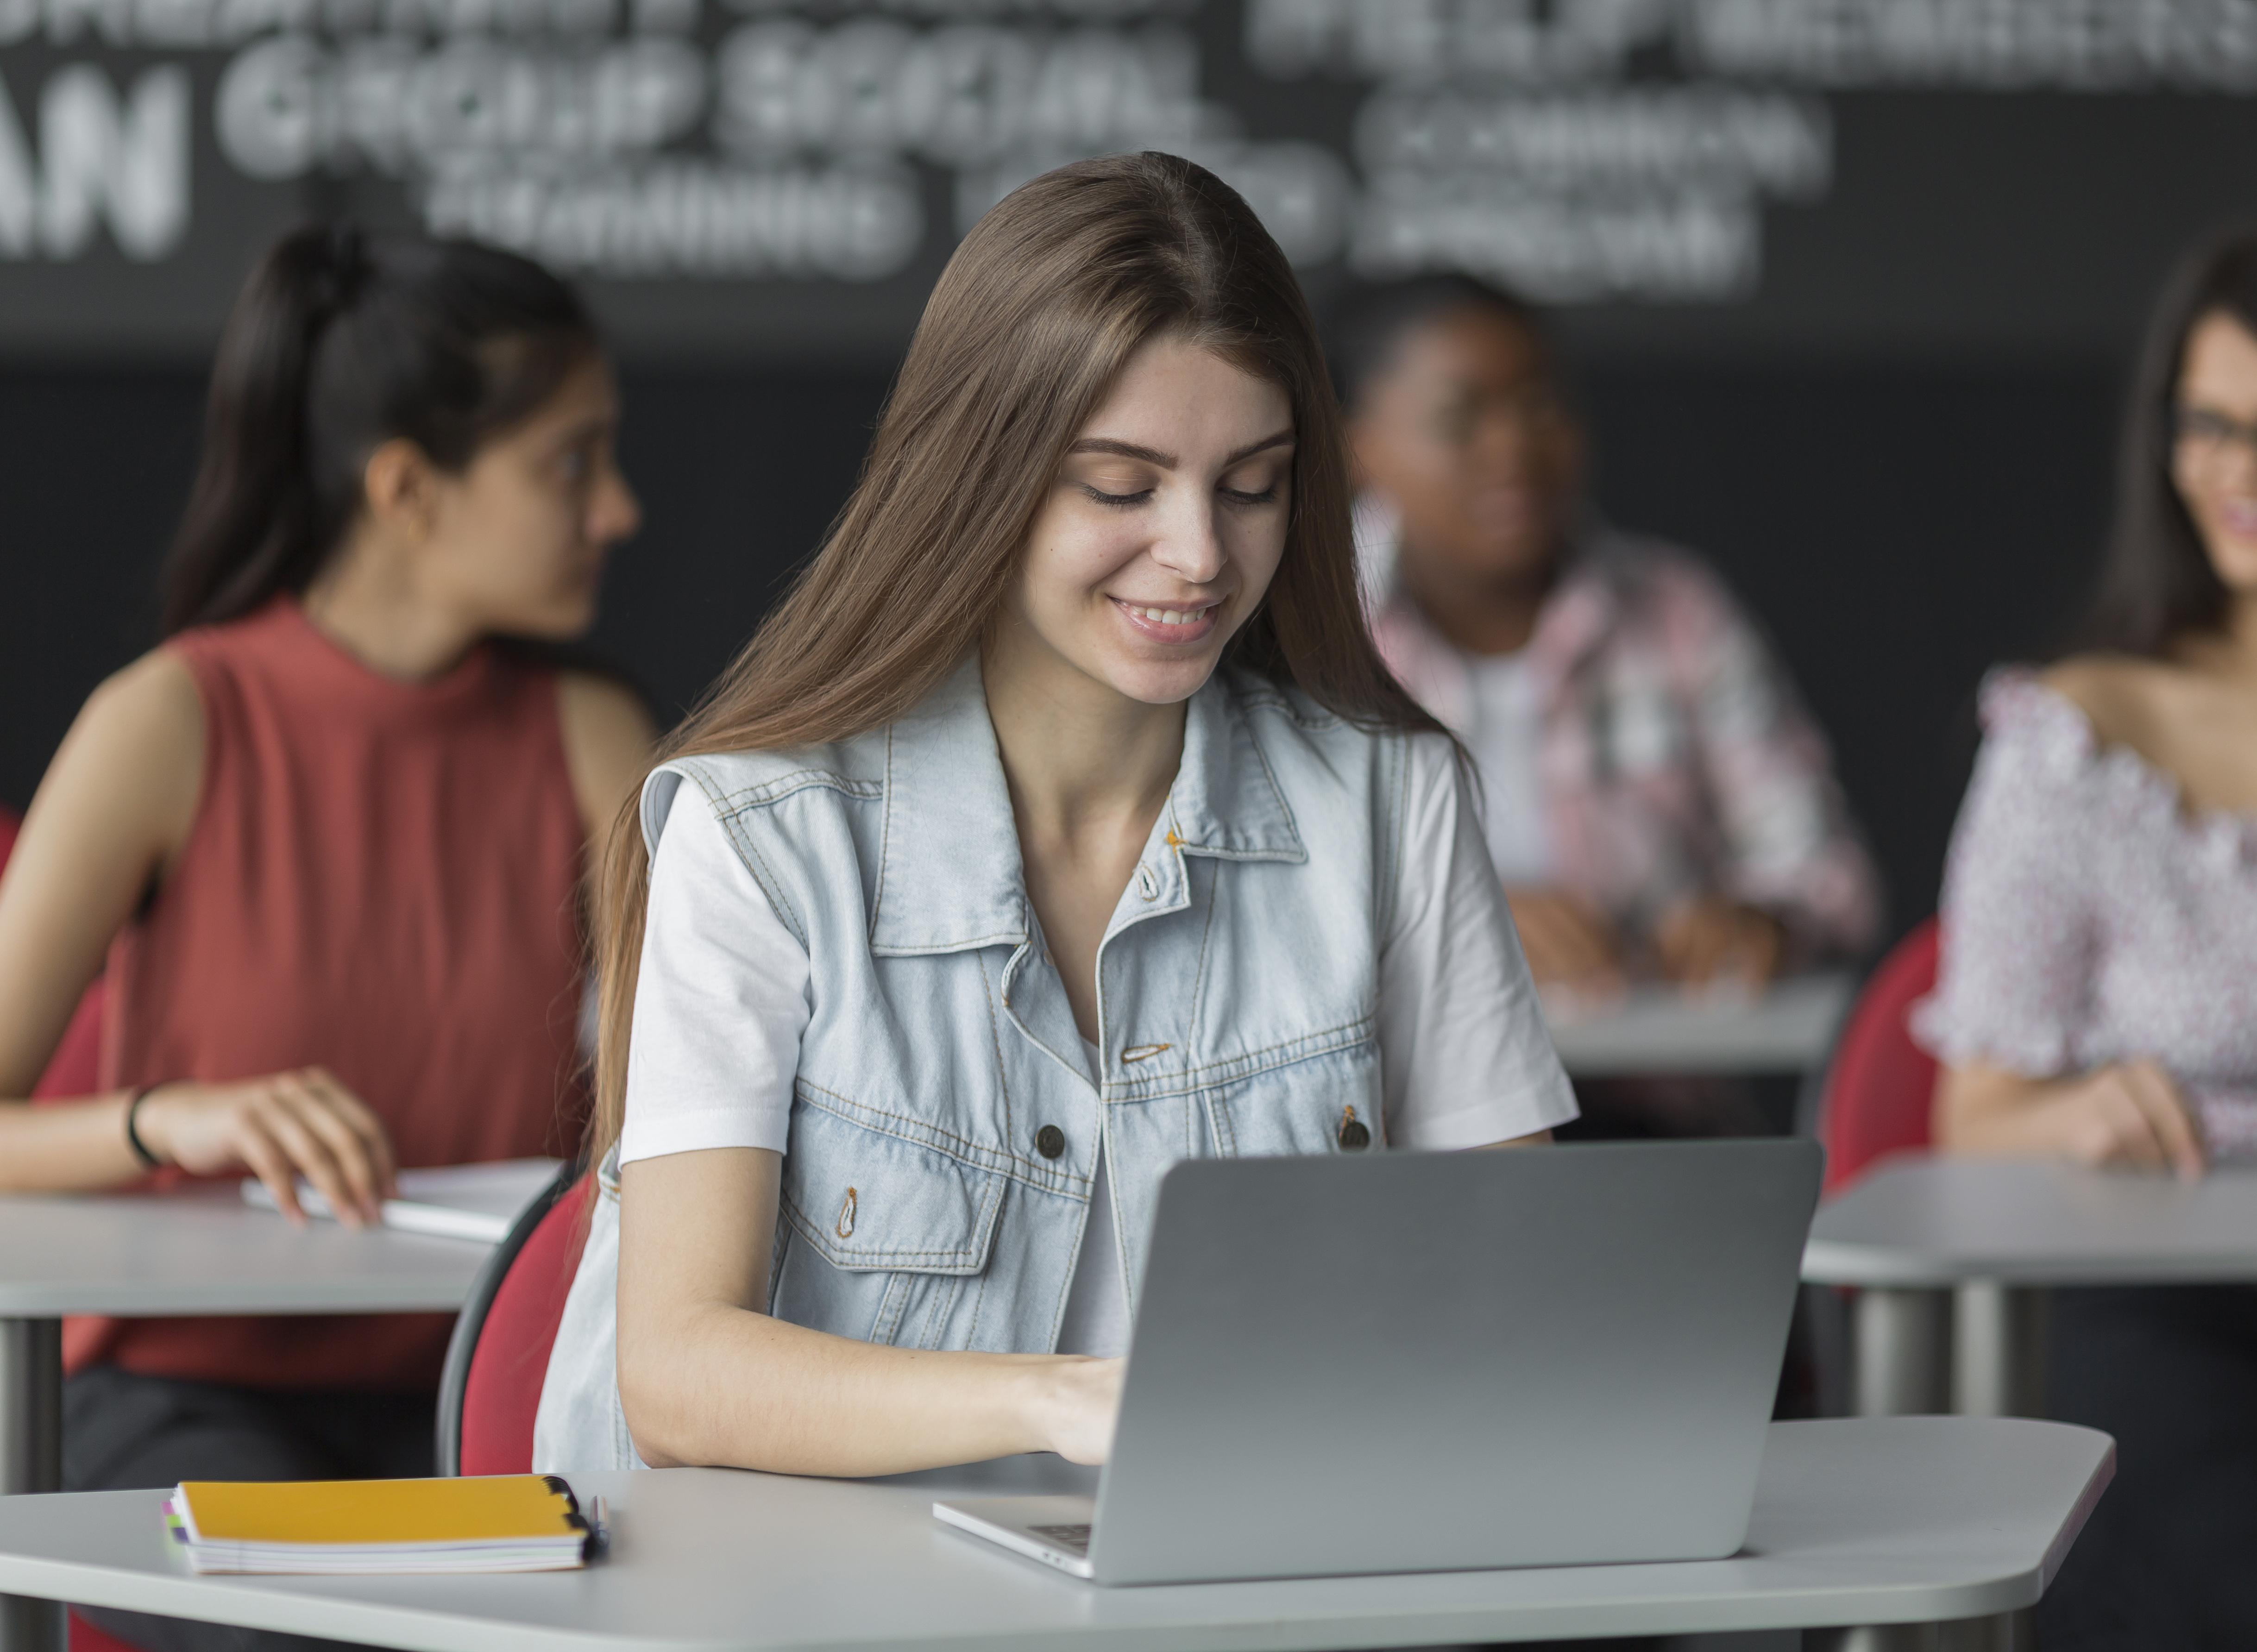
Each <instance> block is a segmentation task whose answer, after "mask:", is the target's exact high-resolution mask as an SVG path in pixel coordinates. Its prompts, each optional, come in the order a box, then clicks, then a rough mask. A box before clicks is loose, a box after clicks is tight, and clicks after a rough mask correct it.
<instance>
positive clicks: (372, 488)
mask: <svg viewBox="0 0 2257 1652" xmlns="http://www.w3.org/2000/svg"><path fill="white" fill-rule="evenodd" d="M360 478H361V500H362V505H363V506H364V509H366V511H367V512H368V514H369V519H370V520H371V521H373V522H374V523H376V524H377V526H379V527H382V528H385V529H386V530H387V531H389V532H391V533H398V534H401V535H403V536H404V537H406V538H407V539H408V540H414V541H417V542H421V540H427V539H428V538H429V537H430V536H431V533H432V531H433V529H434V527H435V526H436V523H437V519H438V509H439V472H438V467H437V466H435V465H434V464H433V463H432V462H431V459H430V455H428V454H426V453H425V452H424V451H423V449H422V448H419V447H417V446H416V445H415V444H414V442H412V441H408V440H407V438H406V437H405V436H394V437H393V439H392V440H391V441H387V442H385V443H383V444H382V445H380V446H379V448H377V449H376V451H375V452H373V453H371V454H370V455H368V462H367V463H366V464H365V465H364V466H362V467H361V473H360Z"/></svg>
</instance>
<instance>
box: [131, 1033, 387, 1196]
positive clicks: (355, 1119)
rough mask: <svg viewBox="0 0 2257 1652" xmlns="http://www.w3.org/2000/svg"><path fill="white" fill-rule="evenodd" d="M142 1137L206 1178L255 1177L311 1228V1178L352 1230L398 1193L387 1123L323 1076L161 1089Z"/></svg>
mask: <svg viewBox="0 0 2257 1652" xmlns="http://www.w3.org/2000/svg"><path fill="white" fill-rule="evenodd" d="M135 1128H136V1129H137V1130H138V1132H139V1133H140V1136H141V1140H143V1142H145V1144H146V1145H147V1146H148V1148H149V1150H150V1151H151V1152H152V1153H154V1154H156V1155H157V1157H158V1158H159V1159H160V1160H162V1161H164V1162H166V1164H177V1165H179V1166H180V1168H182V1169H184V1170H189V1171H193V1172H194V1173H195V1174H196V1175H216V1174H218V1173H220V1172H223V1171H227V1170H237V1169H243V1170H249V1171H250V1172H251V1174H252V1175H255V1176H257V1177H258V1179H259V1180H260V1181H261V1182H263V1183H265V1184H266V1187H267V1190H269V1191H270V1192H272V1194H273V1195H274V1202H275V1203H276V1204H279V1205H280V1206H281V1207H282V1211H283V1214H284V1215H286V1216H287V1217H289V1218H291V1219H292V1220H293V1221H303V1220H304V1219H305V1212H304V1211H302V1210H301V1209H300V1208H299V1204H298V1178H299V1177H300V1176H301V1175H302V1176H304V1177H305V1178H306V1180H307V1181H308V1182H310V1183H313V1184H314V1186H315V1189H316V1190H318V1191H319V1192H320V1193H321V1196H322V1197H323V1198H325V1199H327V1200H328V1201H329V1208H330V1209H331V1210H333V1211H336V1214H337V1219H338V1220H339V1221H341V1222H343V1223H344V1224H345V1225H348V1226H350V1227H360V1226H363V1225H367V1224H370V1223H373V1222H375V1221H376V1220H377V1218H378V1212H377V1206H378V1204H379V1203H380V1202H381V1201H382V1200H384V1199H385V1198H386V1197H390V1195H391V1194H392V1192H393V1172H394V1165H393V1156H392V1141H391V1139H390V1138H389V1137H388V1136H386V1133H385V1130H384V1124H383V1121H382V1120H381V1119H378V1118H377V1116H376V1115H375V1114H374V1113H373V1112H370V1111H369V1109H368V1105H367V1104H366V1103H365V1102H364V1101H362V1100H361V1098H359V1097H357V1096H356V1095H354V1094H353V1093H352V1091H350V1090H347V1089H346V1088H345V1087H344V1086H343V1084H339V1083H338V1082H337V1080H336V1077H334V1076H333V1075H332V1074H330V1073H329V1072H328V1071H327V1070H324V1069H322V1068H319V1067H305V1068H301V1069H299V1070H297V1071H295V1072H287V1073H272V1074H270V1075H268V1076H267V1077H264V1078H251V1079H246V1080H244V1081H242V1082H241V1083H237V1084H193V1083H188V1082H185V1081H183V1082H181V1083H180V1084H160V1085H159V1086H158V1087H157V1088H156V1089H154V1090H152V1091H150V1092H149V1093H148V1094H147V1096H145V1098H143V1099H142V1102H141V1107H140V1111H139V1112H138V1114H137V1115H136V1116H135Z"/></svg>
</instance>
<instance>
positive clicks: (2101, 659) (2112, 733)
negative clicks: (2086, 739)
mask: <svg viewBox="0 0 2257 1652" xmlns="http://www.w3.org/2000/svg"><path fill="white" fill-rule="evenodd" d="M2170 675H2171V671H2170V667H2168V666H2165V665H2163V664H2161V662H2159V661H2156V660H2137V659H2133V658H2130V657H2128V656H2126V655H2122V654H2076V655H2072V656H2071V657H2070V658H2069V659H2067V660H2061V661H2059V662H2057V663H2056V664H2055V665H2052V666H2048V667H2046V668H2045V669H2044V670H2042V671H2034V672H2023V673H2001V674H1999V679H1998V680H1999V683H2000V685H2001V688H2002V689H2005V690H2006V691H2007V692H2009V693H2011V692H2013V691H2014V690H2013V688H2009V687H2008V685H2014V684H2017V681H2018V680H2019V683H2020V685H2027V686H2034V688H2035V689H2036V690H2037V692H2036V693H2035V694H2027V693H2025V694H2024V695H2023V697H2024V699H2025V700H2026V701H2027V702H2028V709H2027V712H2026V715H2030V716H2040V715H2044V711H2043V707H2044V704H2045V702H2046V700H2047V699H2048V697H2049V698H2050V700H2051V701H2052V702H2054V703H2055V706H2056V707H2058V708H2062V709H2066V710H2074V711H2075V712H2076V713H2077V716H2078V717H2080V718H2081V719H2082V720H2083V722H2084V727H2085V730H2086V731H2087V733H2088V734H2089V736H2090V737H2091V743H2092V744H2094V745H2098V746H2112V745H2120V746H2129V747H2131V748H2132V749H2133V750H2135V751H2137V750H2140V749H2143V748H2145V747H2146V746H2147V745H2148V744H2149V738H2150V736H2151V734H2152V731H2153V730H2154V724H2155V720H2156V718H2157V717H2158V715H2159V714H2162V715H2167V713H2166V712H2165V710H2164V708H2163V705H2162V703H2161V702H2163V701H2165V700H2167V699H2168V698H2169V693H2170V686H2171V685H2170V683H2169V676H2170ZM2058 714H2059V713H2058V711H2056V715H2058Z"/></svg>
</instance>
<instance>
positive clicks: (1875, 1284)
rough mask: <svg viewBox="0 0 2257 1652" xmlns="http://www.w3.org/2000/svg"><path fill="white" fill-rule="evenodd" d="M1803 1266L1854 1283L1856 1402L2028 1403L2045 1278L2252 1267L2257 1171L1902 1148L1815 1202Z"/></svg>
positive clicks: (2149, 1278)
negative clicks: (2198, 1175)
mask: <svg viewBox="0 0 2257 1652" xmlns="http://www.w3.org/2000/svg"><path fill="white" fill-rule="evenodd" d="M1802 1276H1803V1278H1805V1279H1806V1280H1808V1281H1812V1282H1813V1283H1817V1284H1828V1285H1855V1286H1858V1287H1861V1289H1860V1292H1859V1295H1858V1299H1857V1374H1856V1387H1857V1409H1858V1410H1859V1411H1860V1412H1863V1413H1864V1414H1866V1415H1886V1414H1889V1413H1895V1412H1903V1411H1916V1410H1924V1409H1930V1408H1935V1406H1937V1405H1940V1404H1942V1403H1944V1402H1945V1400H1946V1398H1947V1394H1948V1398H1949V1403H1950V1404H1951V1406H1952V1408H1953V1409H1955V1410H1959V1411H1964V1412H1970V1413H1973V1414H1976V1415H2003V1414H2006V1413H2008V1412H2013V1411H2017V1410H2021V1411H2027V1410H2033V1409H2034V1408H2036V1400H2037V1397H2038V1391H2039V1385H2040V1382H2041V1374H2042V1373H2041V1366H2042V1363H2043V1360H2042V1330H2043V1322H2042V1313H2043V1296H2042V1288H2043V1287H2046V1286H2049V1285H2109V1284H2117V1285H2134V1284H2140V1285H2158V1284H2190V1283H2196V1282H2199V1281H2218V1280H2257V1170H2252V1169H2250V1168H2225V1169H2218V1170H2213V1171H2212V1172H2211V1174H2210V1175H2208V1176H2206V1177H2204V1179H2203V1180H2202V1181H2200V1182H2194V1183H2182V1182H2179V1181H2176V1180H2175V1179H2173V1178H2171V1177H2169V1176H2164V1175H2142V1174H2139V1173H2135V1172H2131V1171H2110V1170H2086V1169H2082V1168H2077V1167H2076V1166H2074V1165H2070V1164H2064V1163H2061V1162H2057V1161H2052V1160H2044V1159H1946V1158H1930V1157H1928V1156H1927V1155H1924V1154H1908V1155H1907V1156H1905V1157H1903V1158H1899V1159H1893V1160H1891V1161H1888V1162H1887V1163H1885V1164H1883V1165H1881V1166H1879V1167H1878V1168H1875V1169H1874V1170H1873V1171H1872V1172H1871V1173H1870V1174H1869V1175H1866V1176H1865V1177H1864V1179H1862V1180H1861V1181H1859V1182H1857V1183H1856V1184H1855V1185H1853V1186H1852V1187H1851V1188H1850V1190H1848V1191H1847V1192H1846V1193H1843V1195H1841V1196H1840V1197H1838V1198H1835V1199H1832V1200H1829V1201H1828V1202H1827V1203H1826V1204H1823V1205H1822V1206H1820V1207H1819V1211H1818V1217H1817V1219H1816V1220H1815V1221H1814V1222H1813V1223H1812V1224H1811V1227H1810V1242H1809V1245H1808V1248H1806V1249H1805V1251H1804V1252H1803V1262H1802ZM1947 1323H1948V1324H1949V1341H1950V1344H1951V1352H1950V1358H1949V1388H1948V1390H1947V1389H1946V1387H1945V1383H1944V1380H1943V1379H1944V1373H1945V1371H1946V1360H1945V1358H1944V1344H1945V1340H1946V1336H1947Z"/></svg>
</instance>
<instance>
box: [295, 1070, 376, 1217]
mask: <svg viewBox="0 0 2257 1652" xmlns="http://www.w3.org/2000/svg"><path fill="white" fill-rule="evenodd" d="M301 1077H303V1078H304V1079H305V1081H306V1086H307V1089H308V1091H310V1092H311V1093H312V1094H313V1095H314V1097H315V1098H316V1099H317V1100H319V1102H320V1103H321V1104H322V1108H323V1111H324V1113H325V1115H326V1116H328V1117H329V1118H331V1119H334V1120H335V1121H336V1124H337V1125H338V1126H340V1127H342V1128H343V1129H345V1130H348V1131H350V1132H351V1133H352V1136H353V1139H354V1140H355V1142H356V1143H357V1152H358V1154H360V1156H361V1158H362V1160H363V1161H364V1162H365V1163H366V1165H367V1167H368V1174H369V1178H370V1183H371V1190H372V1194H373V1197H377V1198H390V1197H392V1196H393V1194H394V1193H396V1192H397V1191H398V1190H399V1189H398V1187H397V1185H396V1183H395V1182H394V1179H393V1178H394V1177H395V1175H397V1174H398V1172H397V1169H396V1167H395V1165H394V1161H393V1155H392V1138H391V1137H390V1136H389V1135H387V1134H386V1133H385V1128H384V1121H383V1120H382V1119H379V1118H378V1117H377V1116H376V1114H375V1113H374V1112H371V1110H370V1108H369V1105H368V1104H367V1103H366V1102H364V1101H363V1100H362V1099H361V1098H359V1097H358V1096H356V1095H354V1094H353V1093H352V1091H350V1090H347V1089H346V1088H345V1087H344V1085H343V1084H340V1083H338V1081H337V1080H336V1078H335V1077H331V1076H330V1075H329V1073H328V1072H326V1071H324V1070H322V1069H321V1068H318V1067H315V1068H311V1069H308V1070H307V1071H306V1072H305V1073H304V1074H303V1075H301Z"/></svg>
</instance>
